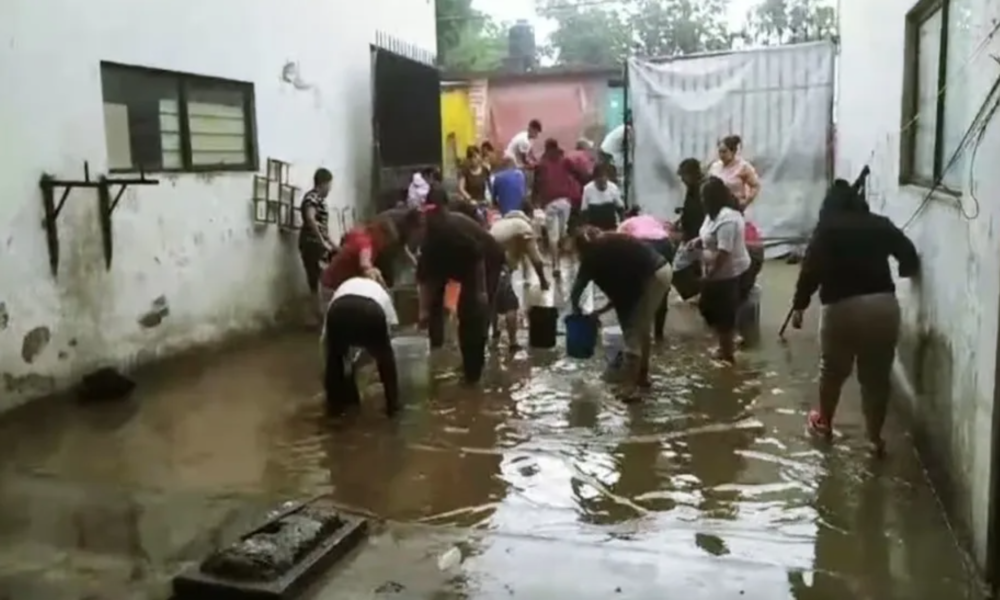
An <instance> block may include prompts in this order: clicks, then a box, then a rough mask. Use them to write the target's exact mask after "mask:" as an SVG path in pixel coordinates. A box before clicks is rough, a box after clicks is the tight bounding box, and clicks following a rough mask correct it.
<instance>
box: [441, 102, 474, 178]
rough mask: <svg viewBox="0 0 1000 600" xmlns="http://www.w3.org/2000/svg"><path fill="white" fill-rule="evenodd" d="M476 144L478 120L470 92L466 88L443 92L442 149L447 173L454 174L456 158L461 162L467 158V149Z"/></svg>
mask: <svg viewBox="0 0 1000 600" xmlns="http://www.w3.org/2000/svg"><path fill="white" fill-rule="evenodd" d="M452 139H454V144H452ZM476 143H478V140H477V139H476V119H475V117H474V116H473V114H472V107H471V105H470V104H469V91H468V90H467V89H465V88H453V89H447V90H441V147H442V148H443V149H444V163H445V172H446V173H449V174H450V173H454V169H455V167H456V163H455V161H454V158H455V156H457V158H458V159H459V160H461V159H462V158H464V157H465V149H466V148H467V147H469V146H471V145H474V144H476ZM453 148H454V154H453Z"/></svg>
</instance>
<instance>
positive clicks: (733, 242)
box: [688, 177, 753, 363]
mask: <svg viewBox="0 0 1000 600" xmlns="http://www.w3.org/2000/svg"><path fill="white" fill-rule="evenodd" d="M702 202H703V203H704V205H705V214H706V218H705V222H704V223H703V224H702V226H701V231H700V236H699V237H697V238H695V239H694V240H691V241H690V242H688V248H689V249H690V248H696V249H701V250H702V261H701V262H702V272H703V279H702V286H701V296H700V298H699V301H698V308H699V310H700V311H701V315H702V317H704V319H705V322H706V323H707V324H708V326H709V327H711V328H712V329H713V330H714V331H715V333H716V335H717V336H718V339H719V348H718V349H717V350H716V351H715V352H714V353H713V354H714V358H716V359H719V360H723V361H725V362H728V363H733V362H735V360H736V317H737V315H738V313H739V309H740V306H741V305H742V304H743V302H744V300H746V298H747V297H748V296H749V295H750V289H751V288H752V287H753V282H752V279H751V278H750V274H751V273H752V272H751V268H750V267H751V264H750V263H751V261H750V253H749V252H748V251H747V246H746V241H745V224H744V221H743V214H742V213H741V212H740V211H739V204H738V202H737V200H736V197H735V196H733V194H732V192H731V191H729V188H727V187H726V184H725V183H724V182H723V181H722V180H721V179H719V178H717V177H709V178H708V180H706V182H705V184H704V186H702Z"/></svg>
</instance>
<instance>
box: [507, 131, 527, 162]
mask: <svg viewBox="0 0 1000 600" xmlns="http://www.w3.org/2000/svg"><path fill="white" fill-rule="evenodd" d="M531 148H532V144H531V138H530V137H528V132H527V131H522V132H521V133H518V134H517V135H515V136H514V137H512V138H510V143H509V144H507V150H505V151H504V156H506V157H507V158H510V159H513V160H514V162H515V163H517V166H519V167H523V166H525V164H524V160H523V159H522V158H521V157H522V156H528V155H530V154H531Z"/></svg>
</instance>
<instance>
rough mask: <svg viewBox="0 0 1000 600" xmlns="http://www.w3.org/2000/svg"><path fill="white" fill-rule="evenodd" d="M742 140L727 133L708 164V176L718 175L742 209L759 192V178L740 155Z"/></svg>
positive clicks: (749, 203)
mask: <svg viewBox="0 0 1000 600" xmlns="http://www.w3.org/2000/svg"><path fill="white" fill-rule="evenodd" d="M742 145H743V140H741V139H740V136H738V135H727V136H726V137H724V138H722V139H721V140H720V141H719V158H718V160H715V161H713V162H712V164H711V165H709V166H708V176H709V177H718V178H719V179H721V180H722V182H723V183H725V184H726V187H727V188H729V191H730V192H732V193H733V196H735V197H736V200H737V201H738V202H739V204H740V211H741V212H742V211H744V210H746V209H747V207H748V206H750V205H751V204H753V201H754V200H756V199H757V195H758V194H760V178H758V177H757V170H756V169H754V168H753V165H751V164H750V162H749V161H747V160H746V159H744V158H743V157H742V156H740V149H741V147H742Z"/></svg>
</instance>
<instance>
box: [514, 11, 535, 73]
mask: <svg viewBox="0 0 1000 600" xmlns="http://www.w3.org/2000/svg"><path fill="white" fill-rule="evenodd" d="M507 44H508V50H507V52H508V56H509V58H510V62H511V63H514V64H517V65H523V68H530V67H532V66H534V65H535V29H534V27H532V26H531V25H530V24H529V23H528V22H527V21H525V20H523V19H521V20H518V21H517V22H516V23H515V24H514V25H513V26H512V27H511V28H510V32H509V33H508V35H507Z"/></svg>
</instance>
